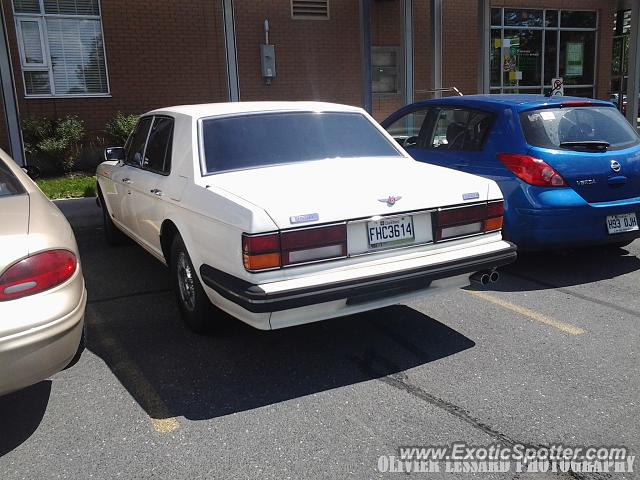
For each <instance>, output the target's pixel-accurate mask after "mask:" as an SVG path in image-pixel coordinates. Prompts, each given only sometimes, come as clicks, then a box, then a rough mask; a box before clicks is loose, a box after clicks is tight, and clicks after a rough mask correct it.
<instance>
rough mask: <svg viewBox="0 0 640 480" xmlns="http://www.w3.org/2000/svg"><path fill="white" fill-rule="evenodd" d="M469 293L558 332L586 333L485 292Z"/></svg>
mask: <svg viewBox="0 0 640 480" xmlns="http://www.w3.org/2000/svg"><path fill="white" fill-rule="evenodd" d="M463 291H464V292H467V293H468V294H469V295H472V296H474V297H476V298H480V299H482V300H485V301H487V302H489V303H493V304H494V305H498V306H500V307H502V308H504V309H506V310H511V311H512V312H515V313H517V314H518V315H522V316H523V317H527V318H529V319H530V320H533V321H534V322H538V323H542V324H544V325H548V326H550V327H553V328H555V329H557V330H560V331H561V332H563V333H567V334H569V335H582V334H584V333H586V331H585V330H583V329H582V328H580V327H576V326H575V325H571V324H570V323H565V322H561V321H560V320H556V319H555V318H551V317H547V316H546V315H543V314H542V313H538V312H535V311H533V310H529V309H528V308H525V307H521V306H519V305H514V304H513V303H509V302H506V301H504V300H501V299H499V298H497V297H494V296H493V295H489V294H488V293H485V292H479V291H477V290H463Z"/></svg>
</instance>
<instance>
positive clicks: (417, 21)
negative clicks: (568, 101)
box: [0, 0, 630, 156]
mask: <svg viewBox="0 0 640 480" xmlns="http://www.w3.org/2000/svg"><path fill="white" fill-rule="evenodd" d="M625 3H626V2H625V1H624V0H620V1H615V0H324V1H323V0H317V1H316V0H181V1H179V2H174V1H167V0H135V1H133V0H3V2H2V14H3V17H4V30H5V35H4V37H5V41H4V43H5V44H6V45H5V48H4V56H5V57H6V59H5V60H6V63H5V65H10V66H11V67H10V69H11V72H12V79H11V78H10V77H9V78H10V80H7V75H6V73H7V72H6V71H5V75H4V78H3V83H2V85H3V87H4V88H3V99H4V102H5V104H6V105H3V106H4V107H5V112H7V115H6V116H5V118H4V122H2V125H0V146H1V147H2V148H5V149H7V150H8V151H11V148H10V147H11V142H10V135H9V133H10V132H11V125H10V123H11V119H12V115H11V113H12V112H13V111H16V110H17V112H19V116H20V117H21V118H27V117H36V116H47V117H52V118H55V117H60V116H63V115H66V114H76V115H78V116H79V117H81V118H82V119H84V120H85V121H86V123H87V129H88V132H89V136H91V137H96V136H98V137H99V136H101V135H103V132H104V126H105V124H106V122H107V121H109V120H110V119H112V118H113V117H114V116H115V115H116V113H117V112H125V113H142V112H145V111H147V110H150V109H153V108H157V107H161V106H166V105H173V104H184V103H202V102H223V101H229V100H247V101H248V100H324V101H331V102H338V103H347V104H352V105H360V106H365V107H366V108H368V109H370V110H371V111H372V113H373V114H374V116H375V117H376V118H378V119H382V118H384V117H385V116H386V115H387V114H388V113H390V112H391V111H393V110H394V109H396V108H398V107H399V106H401V105H403V104H405V103H407V102H408V101H412V100H417V99H423V98H429V97H432V96H433V95H437V94H438V93H437V92H434V90H436V89H438V88H440V87H452V86H455V87H457V88H458V89H459V90H460V91H462V92H463V93H465V94H470V93H477V92H486V93H497V92H528V93H543V92H545V91H547V90H548V89H550V88H551V80H552V79H553V78H556V77H558V76H560V77H563V78H564V81H565V84H566V86H565V90H566V91H567V93H568V94H576V95H583V96H595V97H598V98H607V99H608V98H610V97H611V95H612V93H618V92H614V91H613V90H615V89H617V90H621V89H622V88H625V87H624V85H623V83H624V82H623V81H620V79H618V83H617V84H616V83H615V82H613V83H612V80H613V77H612V62H614V61H613V60H612V52H613V51H614V34H615V33H616V32H615V30H614V26H615V21H616V19H617V18H618V15H619V14H618V13H617V12H618V11H620V10H623V9H624V8H625ZM629 3H630V2H629ZM265 20H268V26H269V28H268V30H269V31H268V36H269V44H272V45H274V46H275V77H274V78H265V76H264V75H263V73H264V72H263V69H262V67H261V49H260V46H261V44H264V43H266V39H265ZM0 47H1V46H0ZM2 50H3V49H2V48H0V56H2V54H3V52H2ZM7 52H8V55H7ZM0 60H1V59H0ZM614 63H615V62H614ZM267 66H268V65H267ZM0 67H2V62H0ZM614 76H615V75H614ZM622 77H624V75H622ZM11 80H12V82H11ZM11 83H13V85H11ZM445 94H446V93H445ZM13 103H15V107H17V108H13V109H12V108H11V107H12V104H13ZM14 130H15V129H14ZM12 138H15V134H14V137H12ZM14 146H15V144H14ZM14 156H16V155H15V153H14Z"/></svg>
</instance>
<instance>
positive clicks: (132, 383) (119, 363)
mask: <svg viewBox="0 0 640 480" xmlns="http://www.w3.org/2000/svg"><path fill="white" fill-rule="evenodd" d="M87 314H88V315H87V317H89V316H91V317H94V318H93V321H92V322H91V325H90V328H91V330H92V332H91V333H92V335H91V337H90V338H91V341H93V339H94V338H95V339H97V340H96V342H97V343H99V344H100V346H101V347H102V348H103V349H104V350H106V351H107V352H108V353H109V357H110V359H111V361H112V362H113V363H111V362H108V363H107V366H108V367H109V368H110V369H111V371H112V372H113V373H114V374H115V375H116V377H118V379H119V380H120V383H122V385H124V387H125V388H126V389H128V390H129V391H130V393H131V394H132V395H133V397H134V399H135V400H136V401H137V402H138V403H139V404H140V406H141V407H142V408H143V409H144V410H145V413H146V414H147V415H148V416H149V418H150V420H151V424H152V426H153V429H154V430H155V431H156V432H158V433H171V432H174V431H175V430H177V429H178V428H179V427H180V424H179V423H178V420H176V418H175V417H174V416H173V415H172V414H171V412H170V410H169V407H167V404H166V403H164V401H163V400H162V398H161V397H160V395H159V394H158V392H157V391H156V389H155V388H154V387H153V385H151V383H150V382H149V380H147V379H146V378H145V376H144V374H143V373H142V371H141V370H140V369H139V368H138V367H137V366H136V364H135V363H134V362H133V360H131V357H130V356H129V354H128V353H127V351H126V349H125V348H124V347H123V346H122V344H121V343H120V342H118V341H117V340H116V338H115V336H114V335H113V334H112V333H111V331H110V329H109V327H108V326H107V324H106V322H102V321H99V320H98V318H97V317H99V315H98V313H97V312H96V311H95V309H93V308H87ZM86 320H87V319H86V318H85V321H86ZM96 320H98V321H96ZM103 360H104V359H103ZM151 415H153V417H151Z"/></svg>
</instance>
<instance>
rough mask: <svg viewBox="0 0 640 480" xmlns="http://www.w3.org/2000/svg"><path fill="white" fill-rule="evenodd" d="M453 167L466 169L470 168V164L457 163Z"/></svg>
mask: <svg viewBox="0 0 640 480" xmlns="http://www.w3.org/2000/svg"><path fill="white" fill-rule="evenodd" d="M453 166H454V167H456V168H465V167H468V166H469V164H468V163H455V164H454V165H453Z"/></svg>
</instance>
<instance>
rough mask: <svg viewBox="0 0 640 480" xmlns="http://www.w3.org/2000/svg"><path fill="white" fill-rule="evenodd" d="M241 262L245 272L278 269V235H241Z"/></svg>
mask: <svg viewBox="0 0 640 480" xmlns="http://www.w3.org/2000/svg"><path fill="white" fill-rule="evenodd" d="M242 260H243V263H244V268H246V269H247V270H268V269H271V268H279V267H280V265H281V262H280V234H279V233H270V234H267V235H255V236H249V235H242Z"/></svg>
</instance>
